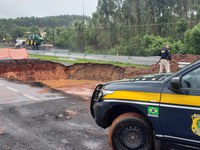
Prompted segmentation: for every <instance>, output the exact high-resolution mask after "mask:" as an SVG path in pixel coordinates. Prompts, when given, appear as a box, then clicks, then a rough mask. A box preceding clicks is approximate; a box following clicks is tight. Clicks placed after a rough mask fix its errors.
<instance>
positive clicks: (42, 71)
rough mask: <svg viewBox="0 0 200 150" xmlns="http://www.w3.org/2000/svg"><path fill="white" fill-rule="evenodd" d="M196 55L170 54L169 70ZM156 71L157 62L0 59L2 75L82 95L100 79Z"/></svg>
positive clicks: (104, 80)
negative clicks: (136, 64) (67, 63)
mask: <svg viewBox="0 0 200 150" xmlns="http://www.w3.org/2000/svg"><path fill="white" fill-rule="evenodd" d="M198 59H200V55H173V56H172V61H171V62H170V64H171V71H172V72H176V71H177V70H179V68H178V62H190V63H191V62H193V61H196V60H198ZM158 71H159V63H157V64H154V65H152V66H150V67H149V68H147V69H141V68H135V67H119V66H114V65H108V64H91V63H85V64H74V65H71V66H64V65H62V64H60V63H53V62H49V61H42V60H35V59H23V60H1V61H0V77H2V78H9V79H11V80H20V81H22V82H31V84H32V85H33V86H41V87H43V86H44V85H47V86H49V87H50V88H54V89H57V90H61V91H64V92H65V93H69V94H75V95H79V96H81V97H83V98H84V99H89V98H90V96H91V95H92V91H93V89H94V88H95V87H96V85H97V84H99V83H102V82H107V81H112V80H118V79H123V78H133V77H136V76H140V75H144V74H154V73H158ZM46 90H47V91H48V89H46ZM42 92H45V91H42Z"/></svg>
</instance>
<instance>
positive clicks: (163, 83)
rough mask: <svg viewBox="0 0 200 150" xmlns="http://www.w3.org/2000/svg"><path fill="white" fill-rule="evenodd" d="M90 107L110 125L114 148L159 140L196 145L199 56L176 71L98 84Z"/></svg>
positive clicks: (142, 149)
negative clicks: (196, 59)
mask: <svg viewBox="0 0 200 150" xmlns="http://www.w3.org/2000/svg"><path fill="white" fill-rule="evenodd" d="M90 109H91V114H92V116H93V118H94V119H95V121H96V123H97V124H98V125H99V126H100V127H102V128H107V127H110V128H109V144H110V145H111V147H112V148H113V149H114V150H153V149H156V147H155V145H156V144H155V143H157V142H158V141H169V142H172V143H176V144H177V145H180V146H182V147H190V148H191V147H192V148H200V60H199V61H196V62H194V63H192V64H190V65H188V66H186V67H184V68H183V69H181V70H179V71H178V72H176V73H174V74H169V75H153V76H143V77H138V78H134V79H127V80H121V81H115V82H110V83H106V84H100V85H98V86H97V87H96V89H95V91H94V93H93V95H92V98H91V106H90ZM186 149H187V148H186Z"/></svg>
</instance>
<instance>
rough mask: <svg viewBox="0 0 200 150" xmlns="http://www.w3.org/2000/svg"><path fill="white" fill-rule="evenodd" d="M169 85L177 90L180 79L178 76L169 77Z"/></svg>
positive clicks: (179, 85)
mask: <svg viewBox="0 0 200 150" xmlns="http://www.w3.org/2000/svg"><path fill="white" fill-rule="evenodd" d="M170 86H171V88H172V89H175V90H178V89H180V88H181V80H180V78H179V77H174V78H172V79H171V83H170Z"/></svg>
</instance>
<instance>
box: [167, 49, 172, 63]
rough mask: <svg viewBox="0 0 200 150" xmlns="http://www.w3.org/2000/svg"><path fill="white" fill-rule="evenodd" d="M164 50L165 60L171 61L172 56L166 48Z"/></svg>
mask: <svg viewBox="0 0 200 150" xmlns="http://www.w3.org/2000/svg"><path fill="white" fill-rule="evenodd" d="M166 52H167V60H169V61H172V57H171V54H170V52H169V50H167V51H166Z"/></svg>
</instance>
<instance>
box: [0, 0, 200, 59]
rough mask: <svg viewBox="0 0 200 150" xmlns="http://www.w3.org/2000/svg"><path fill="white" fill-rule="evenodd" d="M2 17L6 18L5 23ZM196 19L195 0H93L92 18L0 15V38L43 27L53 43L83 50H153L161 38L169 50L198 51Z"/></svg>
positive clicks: (199, 12) (132, 52)
mask: <svg viewBox="0 0 200 150" xmlns="http://www.w3.org/2000/svg"><path fill="white" fill-rule="evenodd" d="M28 20H29V21H28ZM30 20H32V21H30ZM2 22H4V23H5V22H7V24H6V26H5V24H4V29H2V25H1V24H2ZM199 22H200V3H199V0H98V5H97V9H96V12H94V13H93V15H92V17H91V18H90V17H86V16H76V17H75V16H56V17H45V18H32V17H31V18H17V19H11V20H10V19H8V20H6V19H4V20H0V38H2V37H3V36H5V34H12V37H13V39H14V38H16V37H17V36H19V35H20V36H21V35H22V36H23V33H24V32H22V31H25V30H26V31H29V30H30V31H31V32H36V30H38V31H39V30H43V31H45V32H47V39H46V40H47V42H51V43H52V42H53V43H54V45H55V46H56V47H59V48H66V49H70V50H73V51H80V52H85V53H106V54H114V55H117V54H118V55H157V54H158V51H159V50H160V49H161V48H162V46H163V44H164V43H169V44H170V47H171V52H172V53H192V54H200V44H199V43H200V25H199ZM13 24H14V25H15V28H14V29H15V32H14V31H12V30H14V29H13V27H12V26H13ZM5 28H6V29H5ZM7 28H10V30H9V29H7ZM17 30H19V31H18V32H17V33H16V31H17ZM5 31H6V33H3V34H2V32H5ZM11 31H12V33H10V32H11ZM20 31H21V32H20Z"/></svg>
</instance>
